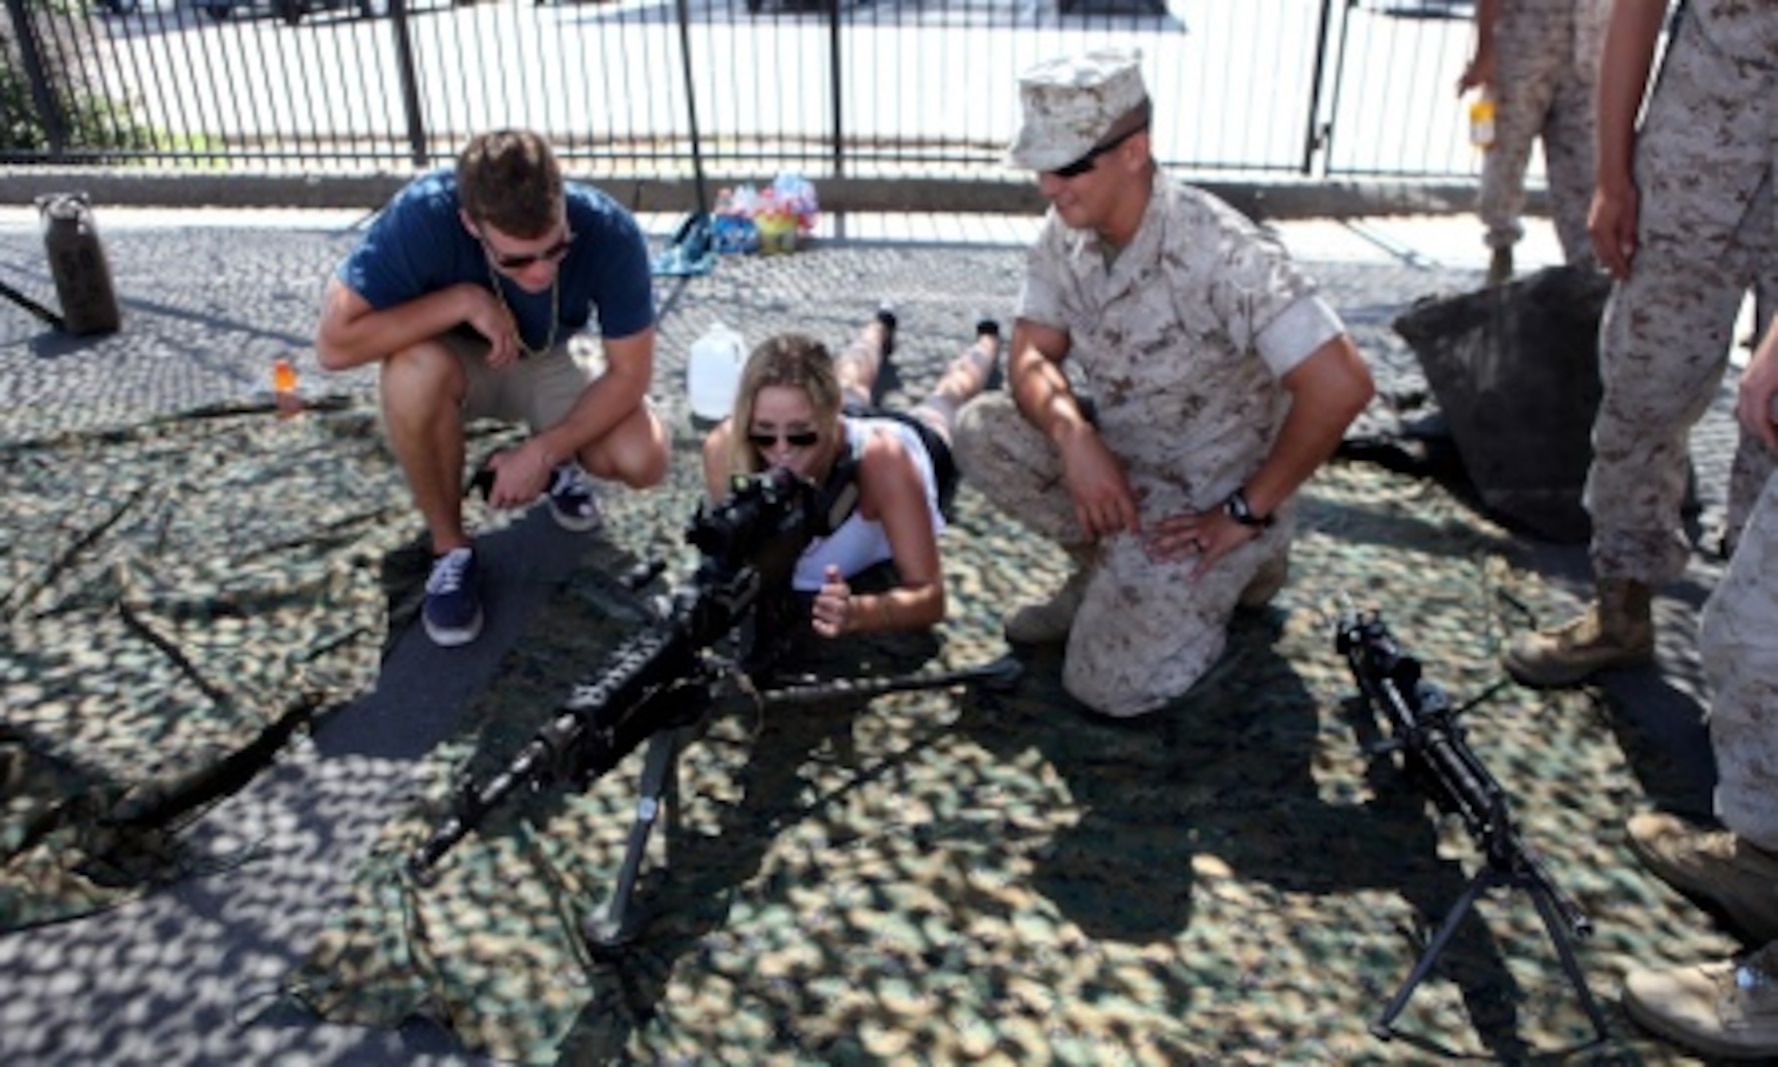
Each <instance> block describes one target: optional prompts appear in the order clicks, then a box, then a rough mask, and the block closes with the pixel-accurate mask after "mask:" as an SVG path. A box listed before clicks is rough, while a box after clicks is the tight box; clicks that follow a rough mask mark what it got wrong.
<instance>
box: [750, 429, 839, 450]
mask: <svg viewBox="0 0 1778 1067" xmlns="http://www.w3.org/2000/svg"><path fill="white" fill-rule="evenodd" d="M747 440H748V441H750V442H752V444H753V447H754V448H770V447H772V446H773V445H775V444H777V443H778V442H779V441H780V440H782V441H783V442H784V443H785V444H787V445H789V446H790V447H791V448H808V447H809V446H810V445H812V444H814V443H815V442H816V441H819V440H821V434H820V432H819V431H816V430H792V431H789V432H788V433H760V432H759V431H758V430H755V431H753V432H752V433H750V434H748V435H747Z"/></svg>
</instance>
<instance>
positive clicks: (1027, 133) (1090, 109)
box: [1007, 48, 1148, 170]
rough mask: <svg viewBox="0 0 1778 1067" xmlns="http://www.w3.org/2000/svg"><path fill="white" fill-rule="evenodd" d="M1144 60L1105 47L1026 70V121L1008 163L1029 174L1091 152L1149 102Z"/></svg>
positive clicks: (1022, 84)
mask: <svg viewBox="0 0 1778 1067" xmlns="http://www.w3.org/2000/svg"><path fill="white" fill-rule="evenodd" d="M1141 59H1142V53H1140V52H1138V51H1136V50H1134V49H1122V48H1105V49H1098V50H1096V51H1092V52H1086V53H1083V54H1081V55H1076V56H1064V57H1062V58H1060V59H1051V60H1046V61H1044V62H1042V63H1039V64H1038V65H1037V66H1035V67H1032V68H1031V69H1030V70H1027V71H1026V72H1025V73H1024V75H1023V76H1021V77H1020V78H1019V102H1020V103H1021V104H1022V105H1023V107H1024V121H1023V123H1022V124H1021V125H1020V126H1019V135H1018V137H1017V138H1016V139H1015V140H1014V141H1013V143H1012V147H1011V148H1010V149H1008V150H1007V159H1008V160H1009V161H1010V162H1011V163H1012V164H1013V165H1014V166H1018V167H1026V168H1029V169H1031V170H1055V169H1056V168H1057V167H1064V166H1067V165H1068V164H1070V163H1072V162H1074V161H1075V160H1077V159H1079V158H1081V157H1082V156H1084V155H1086V154H1087V153H1088V152H1090V151H1092V149H1093V147H1094V146H1095V145H1097V144H1099V143H1100V142H1101V141H1103V140H1104V139H1105V138H1106V137H1107V136H1108V135H1110V134H1112V133H1113V132H1114V131H1113V129H1112V127H1113V126H1114V125H1117V124H1118V120H1120V119H1123V118H1124V117H1125V116H1127V115H1129V114H1130V113H1131V112H1132V111H1134V110H1135V109H1136V108H1138V107H1140V106H1141V105H1142V103H1143V102H1144V101H1146V100H1147V99H1148V89H1147V88H1146V87H1145V86H1144V85H1143V84H1142V67H1141V63H1140V61H1141ZM1117 132H1122V131H1117Z"/></svg>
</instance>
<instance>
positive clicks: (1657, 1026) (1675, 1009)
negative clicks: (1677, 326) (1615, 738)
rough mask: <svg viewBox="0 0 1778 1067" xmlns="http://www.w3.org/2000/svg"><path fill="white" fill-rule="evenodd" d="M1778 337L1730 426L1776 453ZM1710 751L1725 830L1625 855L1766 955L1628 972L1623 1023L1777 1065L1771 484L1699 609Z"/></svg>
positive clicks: (1659, 830)
mask: <svg viewBox="0 0 1778 1067" xmlns="http://www.w3.org/2000/svg"><path fill="white" fill-rule="evenodd" d="M1774 397H1778V326H1774V327H1773V328H1772V329H1770V330H1768V331H1767V333H1766V335H1765V341H1764V343H1762V344H1761V345H1760V348H1759V351H1758V352H1756V353H1755V354H1754V357H1753V362H1752V363H1750V364H1749V365H1748V367H1747V371H1746V373H1745V374H1743V375H1742V377H1741V385H1740V389H1739V392H1738V397H1737V400H1738V403H1737V405H1736V415H1737V416H1738V417H1739V420H1740V423H1741V425H1742V426H1743V427H1744V428H1745V429H1746V430H1747V431H1748V432H1749V433H1751V434H1753V435H1755V436H1757V437H1759V438H1760V439H1761V440H1762V441H1764V442H1765V444H1766V445H1767V446H1768V447H1772V448H1778V423H1774V422H1773V420H1772V400H1773V398H1774ZM1699 645H1700V650H1701V651H1702V653H1703V659H1704V670H1705V673H1706V674H1707V675H1708V676H1709V681H1710V688H1711V693H1712V698H1711V703H1710V720H1709V722H1710V746H1711V749H1712V750H1713V751H1714V752H1715V754H1716V770H1717V785H1716V815H1717V818H1718V819H1720V820H1721V821H1722V826H1723V828H1722V829H1713V828H1708V827H1701V826H1694V825H1692V824H1690V823H1688V822H1686V821H1684V820H1681V819H1678V818H1675V817H1674V816H1671V815H1665V814H1661V813H1647V814H1642V815H1637V816H1636V817H1635V818H1633V819H1631V820H1630V828H1629V830H1630V847H1631V849H1632V850H1633V851H1634V852H1635V853H1636V855H1637V857H1638V858H1640V859H1641V860H1642V862H1643V863H1644V864H1645V865H1646V866H1647V867H1648V868H1649V869H1650V870H1652V871H1654V872H1655V873H1656V874H1658V875H1660V876H1661V877H1662V878H1663V879H1665V880H1666V881H1668V882H1669V883H1671V884H1672V885H1673V886H1674V887H1675V888H1677V889H1680V890H1683V891H1684V892H1687V893H1690V894H1692V895H1693V896H1696V897H1700V898H1702V899H1704V900H1708V901H1710V902H1712V903H1714V904H1715V905H1716V906H1717V907H1718V909H1720V910H1721V912H1722V913H1723V914H1724V915H1726V916H1727V917H1728V918H1729V919H1730V920H1731V921H1732V922H1733V924H1734V925H1735V927H1736V928H1737V932H1739V933H1740V934H1742V935H1743V936H1745V937H1747V938H1749V939H1751V940H1752V941H1753V943H1755V944H1760V943H1764V944H1765V947H1764V948H1762V949H1760V950H1759V951H1758V952H1755V953H1754V954H1753V955H1752V956H1751V957H1749V958H1748V959H1746V960H1743V961H1740V962H1739V963H1736V962H1733V961H1724V962H1718V963H1706V964H1700V965H1695V966H1690V967H1680V968H1670V969H1667V970H1658V971H1657V970H1645V971H1636V972H1632V973H1631V974H1629V975H1628V976H1626V977H1625V979H1624V993H1623V1001H1624V1007H1625V1009H1626V1010H1627V1011H1628V1012H1629V1014H1630V1016H1631V1017H1632V1018H1634V1019H1636V1020H1637V1021H1638V1022H1640V1023H1642V1024H1643V1025H1644V1026H1647V1027H1648V1028H1649V1029H1651V1030H1654V1031H1655V1032H1656V1033H1659V1034H1661V1035H1663V1036H1665V1037H1667V1038H1669V1039H1671V1040H1674V1041H1677V1042H1679V1043H1681V1044H1684V1045H1688V1046H1690V1047H1692V1048H1695V1049H1699V1050H1701V1051H1703V1052H1705V1053H1707V1054H1709V1055H1713V1056H1725V1057H1736V1058H1742V1057H1748V1056H1778V476H1774V477H1771V478H1768V479H1767V480H1766V485H1765V489H1764V491H1763V492H1761V494H1760V497H1759V503H1758V506H1757V507H1756V508H1755V510H1754V513H1753V517H1752V518H1751V519H1750V520H1749V521H1748V523H1747V530H1746V533H1745V535H1744V536H1743V537H1742V540H1741V544H1740V546H1739V547H1738V548H1737V549H1736V550H1735V556H1734V558H1733V559H1732V560H1731V561H1730V562H1729V568H1728V572H1727V573H1726V574H1724V575H1723V579H1722V581H1721V583H1719V584H1718V585H1717V587H1716V589H1715V591H1714V592H1712V593H1711V594H1710V600H1709V602H1708V603H1706V604H1705V605H1704V619H1703V624H1702V625H1701V626H1700V628H1699Z"/></svg>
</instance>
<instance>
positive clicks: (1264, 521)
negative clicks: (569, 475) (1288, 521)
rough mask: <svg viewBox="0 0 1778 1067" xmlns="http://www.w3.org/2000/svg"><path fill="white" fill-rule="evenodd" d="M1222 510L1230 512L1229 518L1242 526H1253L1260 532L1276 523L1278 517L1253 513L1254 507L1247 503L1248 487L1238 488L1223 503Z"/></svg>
mask: <svg viewBox="0 0 1778 1067" xmlns="http://www.w3.org/2000/svg"><path fill="white" fill-rule="evenodd" d="M1222 510H1224V511H1226V512H1228V513H1229V518H1231V519H1234V520H1235V521H1236V522H1238V523H1240V524H1241V525H1242V526H1252V527H1254V528H1255V529H1259V530H1263V529H1265V528H1266V527H1268V526H1270V525H1272V523H1273V522H1275V521H1276V516H1272V515H1255V514H1254V513H1253V506H1252V505H1251V504H1249V503H1247V487H1246V486H1238V487H1236V489H1235V491H1234V492H1232V493H1230V494H1229V496H1228V499H1227V500H1224V501H1223V502H1222Z"/></svg>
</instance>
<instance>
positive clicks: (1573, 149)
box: [1476, 0, 1604, 266]
mask: <svg viewBox="0 0 1778 1067" xmlns="http://www.w3.org/2000/svg"><path fill="white" fill-rule="evenodd" d="M1603 16H1604V9H1603V8H1602V7H1601V6H1600V5H1599V3H1598V2H1597V0H1560V2H1557V3H1548V2H1545V3H1543V4H1541V5H1539V4H1523V3H1521V4H1518V5H1516V6H1515V5H1512V4H1510V3H1509V4H1508V5H1507V7H1506V8H1505V9H1504V10H1502V11H1501V13H1500V16H1499V19H1498V21H1497V22H1496V24H1495V29H1494V36H1495V53H1496V54H1497V56H1498V57H1499V58H1498V59H1497V60H1496V66H1495V78H1494V99H1495V112H1494V145H1493V147H1491V148H1489V149H1488V151H1487V154H1486V155H1485V156H1483V158H1482V181H1481V190H1480V193H1479V195H1478V197H1477V200H1476V214H1477V215H1479V216H1480V217H1481V220H1482V225H1483V226H1484V227H1485V228H1486V234H1485V237H1484V240H1485V241H1486V242H1487V244H1488V247H1489V248H1510V247H1511V246H1512V245H1514V244H1515V243H1517V242H1518V240H1519V238H1520V237H1522V236H1524V233H1525V229H1524V226H1523V224H1522V223H1521V222H1520V221H1519V217H1520V216H1521V215H1522V214H1523V213H1524V210H1525V170H1526V168H1527V167H1528V166H1529V165H1530V162H1531V148H1532V144H1533V143H1534V142H1536V141H1538V140H1542V142H1543V156H1544V172H1545V174H1546V176H1547V178H1548V182H1549V193H1550V214H1551V216H1552V217H1553V221H1554V222H1555V227H1556V236H1557V238H1558V239H1559V240H1560V241H1561V243H1562V257H1563V259H1564V260H1565V261H1566V262H1568V263H1569V264H1572V265H1574V266H1590V265H1592V264H1593V263H1594V262H1596V260H1595V258H1594V256H1593V242H1592V239H1591V238H1590V237H1588V235H1587V209H1588V207H1589V206H1590V205H1591V204H1592V201H1593V94H1594V89H1595V86H1596V85H1597V84H1598V80H1599V59H1598V56H1599V53H1598V49H1597V47H1596V45H1597V43H1598V42H1599V40H1600V38H1601V36H1602V34H1601V32H1600V31H1601V27H1602V22H1603Z"/></svg>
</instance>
